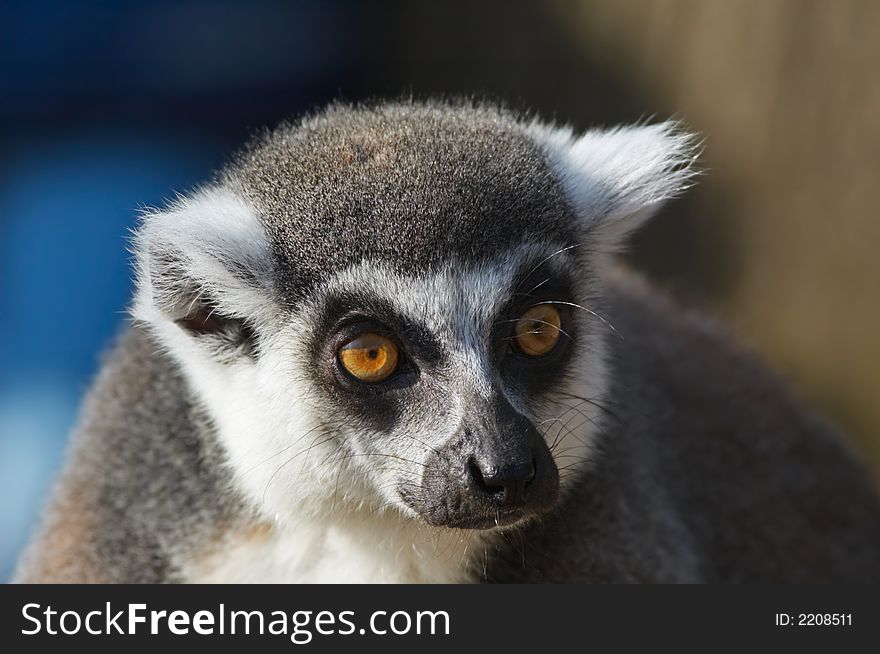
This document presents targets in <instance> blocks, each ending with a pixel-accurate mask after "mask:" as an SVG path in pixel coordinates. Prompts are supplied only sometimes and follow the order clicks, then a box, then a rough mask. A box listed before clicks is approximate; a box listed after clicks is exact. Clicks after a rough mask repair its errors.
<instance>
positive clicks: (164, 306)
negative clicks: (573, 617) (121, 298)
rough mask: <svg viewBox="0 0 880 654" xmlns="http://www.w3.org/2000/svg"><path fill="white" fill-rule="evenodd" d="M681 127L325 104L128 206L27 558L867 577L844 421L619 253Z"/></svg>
mask: <svg viewBox="0 0 880 654" xmlns="http://www.w3.org/2000/svg"><path fill="white" fill-rule="evenodd" d="M690 149H691V146H690V139H689V138H688V137H687V136H686V135H683V134H681V133H679V132H678V131H676V129H675V128H673V127H672V126H670V125H659V126H646V127H634V128H625V129H618V130H610V131H593V132H587V133H586V134H585V135H583V136H581V137H579V138H575V137H574V136H573V135H572V134H571V133H570V132H569V131H568V130H565V129H557V128H553V127H550V126H547V125H543V124H541V123H537V122H528V121H525V120H523V119H520V118H518V117H516V116H513V115H510V114H508V113H506V112H503V111H499V110H497V109H494V108H491V107H483V106H447V105H441V104H390V105H380V106H376V107H371V108H348V107H340V106H337V107H333V108H331V109H329V110H327V111H325V112H324V113H322V114H319V115H317V116H314V117H312V118H308V119H306V120H304V121H303V122H302V123H300V124H298V125H295V126H284V127H282V128H280V129H279V130H277V131H275V132H273V133H272V134H269V135H267V136H266V137H265V138H263V139H262V140H261V141H259V142H258V143H256V144H255V145H253V146H252V147H250V148H249V149H247V150H246V151H245V152H244V153H243V154H242V155H241V156H240V157H239V158H238V159H237V160H236V161H235V162H234V163H233V164H232V165H231V166H230V167H229V168H228V169H227V170H225V171H224V172H223V173H222V175H221V176H220V177H219V178H218V179H217V180H216V181H215V182H214V183H212V184H211V185H210V186H208V187H206V188H204V189H202V190H200V191H198V192H196V193H194V194H192V195H191V196H190V197H188V198H183V199H181V200H179V201H178V202H176V203H175V204H173V205H172V206H170V207H168V208H167V209H166V210H163V211H161V212H155V213H152V214H149V215H147V216H146V217H145V219H144V222H143V224H142V226H141V228H140V229H139V232H138V236H137V239H136V255H137V262H138V290H137V293H136V299H135V304H134V309H133V314H134V317H135V319H136V322H135V323H134V324H133V325H131V326H129V327H128V328H127V329H126V331H125V333H124V334H123V335H122V337H121V339H120V341H119V343H118V344H117V346H116V348H115V350H114V351H113V353H112V354H111V355H110V356H109V358H108V359H107V361H106V363H105V365H104V367H103V370H102V372H101V374H100V376H99V378H98V380H97V382H96V384H95V387H94V389H93V390H92V392H91V394H90V396H89V398H88V400H87V403H86V406H85V408H84V411H83V415H82V419H81V423H80V426H79V428H78V429H77V432H76V435H75V438H74V440H73V443H72V446H71V451H70V453H69V458H68V463H67V466H66V469H65V471H64V473H63V475H62V477H61V479H60V481H59V484H58V487H57V490H56V493H55V495H54V498H53V500H52V504H51V506H50V507H49V510H48V513H47V517H46V520H45V523H44V525H43V527H42V529H41V530H40V532H39V533H38V535H37V537H36V538H35V540H34V542H33V543H32V545H31V547H30V548H29V551H28V553H27V555H26V556H25V557H24V559H23V561H22V564H21V566H20V568H19V573H18V576H17V578H18V579H19V580H21V581H106V582H117V581H153V582H163V581H192V582H198V581H230V582H235V581H244V582H249V581H270V582H287V581H289V582H323V581H366V582H381V581H385V582H462V581H481V580H486V581H655V582H662V581H676V582H689V581H867V580H873V581H877V580H880V547H878V546H880V504H878V499H877V495H876V492H875V489H874V488H873V486H872V483H871V481H870V479H869V477H868V475H867V474H866V473H865V471H864V470H862V468H861V467H860V466H859V464H858V463H857V462H855V461H854V460H853V458H852V457H851V455H850V454H849V453H848V452H847V451H846V448H845V447H844V446H843V444H842V443H841V442H840V440H839V439H838V438H837V437H836V436H835V435H834V434H833V433H832V432H831V431H830V430H829V429H828V428H826V427H825V426H824V425H823V424H822V423H821V422H819V421H818V420H816V419H815V418H814V417H812V416H811V415H810V414H809V413H808V412H807V411H805V410H804V409H803V408H802V407H801V406H800V405H799V404H798V403H797V402H796V401H795V400H794V399H792V397H791V396H790V395H789V393H788V392H787V390H786V389H785V388H784V386H783V385H782V384H780V383H779V382H778V381H777V380H776V379H775V378H774V377H773V376H772V375H770V374H769V373H767V372H766V371H765V370H764V369H763V368H762V367H761V366H760V365H759V364H758V363H756V362H754V361H753V360H752V359H751V357H750V356H748V355H747V354H744V353H743V352H742V351H740V350H739V349H738V348H737V347H736V346H735V345H733V344H732V342H731V339H730V338H729V337H727V336H726V335H725V334H724V332H723V330H721V329H720V328H718V327H717V326H715V325H714V324H712V323H711V322H710V321H708V320H706V319H704V318H702V317H699V316H696V315H692V314H688V313H685V312H683V311H681V310H680V309H679V308H677V307H676V306H674V305H673V304H672V303H670V302H669V301H668V300H666V299H664V298H663V297H662V296H660V295H658V294H657V293H656V292H654V291H652V290H651V289H650V287H648V286H647V285H646V284H645V283H644V282H642V281H640V280H639V279H637V278H635V277H634V276H632V275H631V274H629V273H626V272H623V271H621V270H619V269H617V268H616V267H615V265H614V264H613V263H612V255H613V253H614V251H615V250H616V248H617V247H618V246H619V245H620V243H621V242H622V241H623V239H624V238H625V236H626V235H627V234H628V233H629V232H630V231H631V230H632V229H634V228H636V227H637V226H638V225H639V224H640V223H641V222H642V221H644V220H645V219H646V218H647V217H648V215H649V214H650V213H651V212H652V211H653V210H654V209H655V208H656V207H657V206H658V204H659V203H661V202H662V201H663V200H665V199H667V198H669V197H671V196H673V195H675V194H676V193H677V192H679V191H680V190H681V189H682V188H683V187H684V186H685V185H686V184H687V183H688V182H689V180H690V178H691V175H692V172H691V168H690V166H689V164H690V162H691V160H692V153H691V151H690Z"/></svg>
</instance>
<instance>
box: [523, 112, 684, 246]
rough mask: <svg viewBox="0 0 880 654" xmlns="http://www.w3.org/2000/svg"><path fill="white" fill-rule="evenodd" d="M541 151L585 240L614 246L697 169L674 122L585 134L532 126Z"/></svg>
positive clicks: (681, 187) (680, 190)
mask: <svg viewBox="0 0 880 654" xmlns="http://www.w3.org/2000/svg"><path fill="white" fill-rule="evenodd" d="M532 133H533V134H534V135H535V137H536V140H537V141H538V142H539V144H540V145H541V146H542V147H543V148H544V149H545V151H546V152H547V154H548V157H549V158H550V161H551V164H552V165H553V167H554V168H555V169H556V172H557V174H558V175H559V178H560V180H561V182H562V185H563V187H564V188H565V190H566V192H567V193H568V195H569V198H570V200H571V202H572V203H573V204H574V206H575V210H576V211H577V212H578V214H579V216H580V217H581V219H582V220H583V221H584V226H585V228H587V229H588V230H589V233H590V234H591V236H592V237H593V238H595V239H597V241H598V242H599V243H600V244H601V245H602V246H604V247H606V248H609V249H613V248H615V247H617V246H619V245H620V244H621V243H622V242H623V240H624V239H625V238H626V236H627V235H628V234H629V233H630V232H632V231H633V230H635V229H637V228H638V227H639V226H640V225H642V224H643V223H644V222H645V221H646V220H647V219H648V218H649V217H650V216H651V215H652V214H653V213H654V212H655V211H656V210H657V209H659V208H660V206H661V205H662V204H663V202H665V201H666V200H668V199H670V198H673V197H675V196H676V195H678V194H679V193H681V192H682V191H684V190H685V189H687V188H689V187H690V185H691V183H692V181H693V178H694V176H695V175H696V174H697V171H696V170H695V169H694V163H695V161H696V159H697V155H698V153H697V142H696V138H695V137H694V135H693V134H690V133H688V132H685V131H684V130H682V129H681V126H680V125H679V124H678V123H675V122H665V123H660V124H657V125H637V126H630V127H616V128H612V129H607V130H590V131H588V132H586V133H585V134H583V135H582V136H575V135H574V134H573V133H572V130H571V129H570V128H566V127H562V128H556V127H549V126H547V125H544V124H540V123H536V124H534V125H532Z"/></svg>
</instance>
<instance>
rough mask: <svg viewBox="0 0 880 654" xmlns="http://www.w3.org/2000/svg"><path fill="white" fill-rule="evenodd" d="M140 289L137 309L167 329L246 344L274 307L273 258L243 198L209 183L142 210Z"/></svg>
mask: <svg viewBox="0 0 880 654" xmlns="http://www.w3.org/2000/svg"><path fill="white" fill-rule="evenodd" d="M134 255H135V259H136V268H137V271H136V272H137V290H136V293H135V302H134V306H133V308H132V315H133V317H134V318H135V319H137V320H140V321H142V322H145V323H148V324H150V325H152V326H154V327H159V328H160V329H161V330H162V332H163V333H164V334H168V333H169V329H168V328H170V329H171V330H173V329H176V328H179V330H182V332H180V331H179V332H178V333H182V334H184V335H187V336H191V337H203V336H207V337H211V339H210V340H211V342H212V343H215V344H219V345H225V346H231V345H234V346H242V345H245V344H246V341H247V340H248V338H249V337H250V336H252V334H251V333H250V330H251V328H252V327H253V326H254V325H255V324H256V323H258V322H260V321H261V320H262V319H266V318H267V317H268V315H267V313H268V312H270V311H272V310H273V309H274V307H272V306H270V305H269V303H268V302H267V297H270V296H271V294H270V293H267V290H269V289H268V288H267V286H270V285H271V283H272V282H271V280H272V268H271V266H272V257H271V250H270V247H269V244H268V242H267V237H266V234H265V231H264V229H263V227H262V225H261V224H260V223H259V221H258V220H257V218H256V215H255V213H254V211H253V210H252V208H251V207H250V206H248V203H247V202H246V201H245V200H244V198H243V197H242V196H241V195H239V194H237V193H235V192H233V191H232V190H230V189H226V188H208V189H203V190H200V191H198V192H196V193H194V194H192V195H191V196H189V197H185V198H180V199H178V200H177V201H176V202H174V203H173V204H172V205H171V206H170V207H168V208H167V209H164V210H161V211H151V212H147V213H145V214H144V216H143V219H142V222H141V225H140V227H139V228H138V229H137V231H136V232H135V236H134Z"/></svg>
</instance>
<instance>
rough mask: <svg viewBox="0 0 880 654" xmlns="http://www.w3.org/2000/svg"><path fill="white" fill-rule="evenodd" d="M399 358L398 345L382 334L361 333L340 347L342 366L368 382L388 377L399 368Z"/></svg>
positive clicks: (357, 377) (372, 382) (359, 378)
mask: <svg viewBox="0 0 880 654" xmlns="http://www.w3.org/2000/svg"><path fill="white" fill-rule="evenodd" d="M397 360H398V351H397V345H395V344H394V341H392V340H391V339H390V338H386V337H384V336H382V335H380V334H374V333H366V334H361V335H360V336H358V337H356V338H353V339H352V340H350V341H349V342H348V343H346V344H345V345H343V346H342V347H341V348H339V361H340V362H341V363H342V367H343V368H345V369H346V370H347V371H348V372H349V373H351V374H352V375H354V377H355V379H358V380H360V381H362V382H366V383H368V384H375V383H377V382H380V381H384V380H386V379H388V378H389V377H390V376H391V374H392V373H393V372H394V371H395V370H396V369H397Z"/></svg>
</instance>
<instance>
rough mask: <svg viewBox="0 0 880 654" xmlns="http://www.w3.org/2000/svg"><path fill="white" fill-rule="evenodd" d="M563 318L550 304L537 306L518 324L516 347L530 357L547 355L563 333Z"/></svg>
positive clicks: (521, 318)
mask: <svg viewBox="0 0 880 654" xmlns="http://www.w3.org/2000/svg"><path fill="white" fill-rule="evenodd" d="M561 326H562V316H561V315H559V311H558V310H557V309H556V308H555V307H553V306H552V305H550V304H536V305H535V306H533V307H532V308H531V309H529V310H528V311H526V312H525V313H524V314H523V315H522V317H520V319H519V320H518V321H517V323H516V331H515V335H516V345H517V347H518V348H519V350H520V352H522V353H523V354H527V355H529V356H530V357H539V356H542V355H544V354H547V353H548V352H549V351H550V350H552V349H553V346H554V345H556V341H558V340H559V334H560V333H561V331H562V330H561V329H560V327H561Z"/></svg>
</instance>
